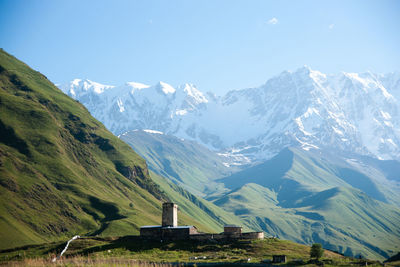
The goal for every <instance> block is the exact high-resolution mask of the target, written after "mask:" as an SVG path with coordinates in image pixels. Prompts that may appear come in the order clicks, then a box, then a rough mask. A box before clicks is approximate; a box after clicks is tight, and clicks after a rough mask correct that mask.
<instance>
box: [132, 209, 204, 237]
mask: <svg viewBox="0 0 400 267" xmlns="http://www.w3.org/2000/svg"><path fill="white" fill-rule="evenodd" d="M197 233H198V232H197V228H196V227H195V226H193V225H187V226H178V205H176V204H175V203H171V202H166V203H163V211H162V219H161V225H148V226H142V227H140V236H141V237H143V238H148V239H160V240H181V239H189V235H194V234H197Z"/></svg>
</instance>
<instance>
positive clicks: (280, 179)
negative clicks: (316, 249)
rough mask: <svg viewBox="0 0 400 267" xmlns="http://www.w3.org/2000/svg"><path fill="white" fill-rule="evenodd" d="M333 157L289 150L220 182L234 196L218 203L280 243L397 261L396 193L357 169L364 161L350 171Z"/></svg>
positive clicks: (399, 233) (399, 218) (398, 218)
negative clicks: (287, 241) (321, 246)
mask: <svg viewBox="0 0 400 267" xmlns="http://www.w3.org/2000/svg"><path fill="white" fill-rule="evenodd" d="M328 156H329V155H328ZM328 156H327V155H321V154H320V153H319V152H318V153H317V154H314V153H313V152H307V151H302V150H299V149H293V148H291V149H285V150H283V151H282V152H281V153H279V154H278V155H277V156H276V157H274V158H272V159H271V160H269V161H267V162H265V163H263V164H259V165H256V166H254V167H251V168H248V169H246V170H243V171H241V172H238V173H235V174H233V175H232V176H229V177H226V178H223V179H220V180H218V181H219V182H222V183H224V185H225V186H226V187H228V188H230V189H231V192H229V193H228V194H226V195H225V196H223V197H220V198H218V199H215V200H214V203H215V204H216V205H218V206H220V207H222V208H224V209H225V210H227V211H231V212H234V213H235V214H236V215H238V216H239V217H241V218H242V219H244V220H245V221H247V225H249V226H250V227H257V226H258V227H260V228H259V229H262V230H263V231H265V232H267V233H268V234H270V235H274V236H278V237H280V238H285V239H290V240H294V241H296V242H301V243H306V244H311V243H314V242H319V243H323V244H324V247H326V248H329V249H332V250H337V251H340V252H341V253H345V254H346V255H352V256H356V255H363V256H366V257H369V258H379V259H383V258H384V257H387V256H388V255H392V254H393V253H394V252H395V251H396V250H397V249H398V248H400V227H399V225H400V209H399V207H398V206H397V205H398V203H399V202H398V198H396V197H395V198H393V194H395V192H396V191H395V189H394V188H392V189H390V188H389V185H390V184H391V183H389V184H385V183H383V182H380V181H382V180H380V179H383V178H382V177H378V178H377V179H374V178H371V177H370V176H368V174H370V175H371V174H379V172H378V170H377V169H373V171H372V167H368V168H366V169H365V170H364V172H362V171H361V170H359V169H357V168H356V167H360V166H362V164H361V161H356V160H355V159H353V160H352V161H351V162H350V163H351V164H352V165H350V163H347V161H346V160H341V159H338V158H336V159H335V158H334V157H333V156H330V157H329V158H328ZM328 159H329V160H328ZM380 175H382V174H380ZM385 181H386V182H387V180H385ZM392 185H396V184H392ZM360 190H362V191H360ZM384 202H386V203H384ZM396 203H397V205H396ZM396 206H397V207H396Z"/></svg>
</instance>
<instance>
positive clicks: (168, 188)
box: [151, 172, 250, 233]
mask: <svg viewBox="0 0 400 267" xmlns="http://www.w3.org/2000/svg"><path fill="white" fill-rule="evenodd" d="M151 176H152V178H153V180H154V182H155V183H157V184H158V185H159V186H160V188H162V190H163V191H164V193H165V194H166V195H167V196H168V198H169V199H170V200H172V201H173V202H175V203H177V204H178V205H179V210H180V211H182V212H183V213H184V214H186V215H188V216H190V217H191V218H193V219H194V220H196V221H197V223H201V224H202V225H204V226H206V228H204V226H201V225H200V227H199V226H198V225H196V227H197V228H198V229H199V230H200V231H204V232H211V233H220V232H222V231H223V226H224V225H225V224H236V225H243V226H244V230H245V231H248V230H250V229H249V228H248V227H246V226H245V222H244V221H242V220H241V219H240V218H239V217H237V216H235V215H234V214H233V213H230V212H227V211H225V210H223V209H222V208H220V207H218V206H216V205H214V204H213V203H211V202H209V201H207V200H204V199H202V198H200V197H197V196H195V195H193V194H191V193H190V192H188V191H186V190H185V189H183V188H181V187H180V186H178V185H176V184H174V183H172V182H171V181H169V180H167V179H165V178H163V177H161V176H159V175H157V174H155V173H152V172H151ZM179 216H181V215H179ZM180 218H181V217H179V221H180Z"/></svg>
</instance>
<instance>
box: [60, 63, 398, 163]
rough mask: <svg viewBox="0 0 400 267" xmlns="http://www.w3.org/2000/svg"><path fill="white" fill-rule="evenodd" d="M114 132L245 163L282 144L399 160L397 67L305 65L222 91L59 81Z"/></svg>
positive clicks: (272, 152)
mask: <svg viewBox="0 0 400 267" xmlns="http://www.w3.org/2000/svg"><path fill="white" fill-rule="evenodd" d="M59 87H60V88H61V89H62V90H63V91H64V92H65V93H66V94H68V95H69V96H71V97H73V98H74V99H76V100H78V101H79V102H81V103H82V104H84V105H85V106H86V107H87V108H88V109H89V111H90V112H91V113H92V115H93V116H95V117H96V118H97V119H99V120H100V121H102V122H103V123H104V124H105V126H106V127H107V128H108V129H110V130H111V131H112V132H113V133H114V134H116V135H120V134H123V133H124V132H126V131H129V130H135V129H142V130H143V129H151V130H156V131H160V132H163V133H167V134H170V135H174V136H177V137H179V138H184V139H187V140H194V141H196V142H198V143H199V144H203V145H205V146H207V147H208V148H210V149H212V150H218V151H219V152H220V153H222V154H225V155H226V156H229V157H231V158H232V157H235V159H236V160H237V163H239V164H245V163H249V162H254V161H262V160H265V159H269V158H271V157H272V156H274V155H276V154H277V153H279V151H280V150H281V149H282V148H284V147H289V146H290V147H302V148H303V149H306V150H307V149H324V150H326V149H329V150H333V151H340V152H345V153H346V155H348V153H355V154H361V155H367V156H372V157H375V158H378V159H396V160H398V159H400V149H399V147H400V101H399V100H400V73H390V74H385V75H381V74H374V73H371V72H366V73H362V74H357V73H344V72H343V73H340V74H335V75H327V74H323V73H321V72H319V71H315V70H312V69H310V68H309V67H302V68H300V69H298V70H297V71H295V72H289V71H284V72H282V73H281V74H279V75H277V76H275V77H273V78H271V79H270V80H268V81H267V82H266V83H265V84H264V85H262V86H260V87H257V88H249V89H243V90H235V91H230V92H228V93H227V94H225V95H224V96H215V95H214V94H212V93H203V92H201V91H200V90H199V89H197V88H196V87H195V86H194V85H192V84H185V85H182V86H178V87H176V88H174V87H172V86H171V85H168V84H166V83H163V82H160V83H158V84H156V85H153V86H149V85H144V84H140V83H134V82H128V83H126V84H125V85H122V86H109V85H102V84H99V83H96V82H92V81H89V80H80V79H76V80H73V81H71V82H70V83H68V84H64V85H60V86H59Z"/></svg>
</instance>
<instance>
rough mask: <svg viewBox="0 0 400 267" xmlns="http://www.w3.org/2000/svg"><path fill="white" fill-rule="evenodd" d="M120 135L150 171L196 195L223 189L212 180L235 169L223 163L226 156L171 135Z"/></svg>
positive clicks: (129, 133)
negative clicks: (141, 158) (145, 162)
mask: <svg viewBox="0 0 400 267" xmlns="http://www.w3.org/2000/svg"><path fill="white" fill-rule="evenodd" d="M120 138H121V139H122V140H123V141H125V142H126V143H127V144H129V145H130V146H132V148H133V149H134V150H135V151H137V152H138V153H139V154H140V155H141V156H142V157H144V158H145V159H146V161H147V162H148V164H149V168H150V169H151V170H153V171H154V172H156V173H157V174H159V175H161V176H163V177H167V178H169V179H170V180H171V181H173V182H174V183H175V184H178V185H180V186H182V187H183V188H185V189H187V190H188V191H190V192H192V193H194V194H196V195H199V196H204V195H206V194H210V193H213V192H218V191H221V190H223V188H222V187H221V185H220V184H216V183H215V182H213V180H215V179H217V178H221V177H224V176H227V175H230V174H232V173H233V172H235V171H237V170H238V168H236V167H231V168H228V167H226V166H224V164H223V162H224V160H226V159H224V158H222V157H220V156H218V155H217V154H216V153H215V152H212V151H210V150H208V149H207V148H205V147H204V146H201V145H198V144H197V143H195V142H191V141H187V140H181V139H179V138H176V137H174V136H169V135H161V134H151V133H147V132H145V131H130V132H127V133H125V134H123V135H121V136H120Z"/></svg>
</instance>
